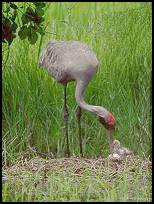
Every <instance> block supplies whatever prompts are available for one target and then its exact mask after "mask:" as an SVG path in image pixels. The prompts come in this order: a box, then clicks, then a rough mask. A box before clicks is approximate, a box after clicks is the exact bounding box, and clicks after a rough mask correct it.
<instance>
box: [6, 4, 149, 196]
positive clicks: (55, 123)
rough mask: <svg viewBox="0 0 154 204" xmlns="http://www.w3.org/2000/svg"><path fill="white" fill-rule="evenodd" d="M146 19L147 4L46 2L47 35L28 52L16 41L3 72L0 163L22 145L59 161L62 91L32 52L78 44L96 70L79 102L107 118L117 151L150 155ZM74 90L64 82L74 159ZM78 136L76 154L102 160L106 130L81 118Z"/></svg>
mask: <svg viewBox="0 0 154 204" xmlns="http://www.w3.org/2000/svg"><path fill="white" fill-rule="evenodd" d="M151 16H152V9H151V3H144V2H142V3H122V2H121V3H119V2H115V3H114V2H113V3H112V2H111V3H94V2H86V3H81V2H76V3H60V2H59V3H50V6H49V7H48V9H47V11H46V15H45V23H46V24H47V25H48V26H47V31H49V32H51V33H53V34H49V33H46V35H45V36H44V37H43V39H42V43H41V44H40V41H38V43H37V44H36V45H33V46H31V45H29V43H28V42H27V41H21V40H20V39H18V38H17V39H16V40H15V41H14V42H13V44H12V45H11V49H10V55H9V60H8V62H7V64H6V67H5V70H4V72H3V80H2V85H3V88H2V97H3V100H2V109H3V112H2V114H3V150H4V162H5V164H10V163H15V161H16V159H17V157H18V154H20V153H22V152H25V151H26V150H27V142H26V141H27V138H30V143H31V145H32V146H35V147H36V148H37V149H38V150H39V151H40V152H53V153H54V154H55V156H56V157H63V156H65V149H66V140H65V136H64V131H63V129H64V124H63V87H62V86H61V85H59V84H57V82H55V81H54V80H53V79H51V77H50V76H49V75H48V74H47V72H45V71H44V70H42V69H39V68H38V52H39V47H40V46H41V49H42V48H43V47H44V46H45V45H46V43H47V42H48V41H49V40H52V39H56V40H80V41H82V42H85V43H87V44H89V45H90V46H92V47H93V50H94V51H95V53H96V55H97V57H98V60H99V71H98V73H97V74H96V76H95V77H94V78H93V80H92V81H91V82H90V84H89V86H88V87H87V90H86V94H85V99H86V101H87V102H88V103H90V104H94V105H102V106H104V107H106V108H107V109H108V110H110V111H111V112H112V113H113V114H114V115H115V117H116V119H117V125H116V133H115V138H116V139H119V140H120V141H121V143H122V144H123V145H124V146H126V147H128V148H130V149H131V150H133V151H134V153H136V154H139V155H141V156H143V155H146V156H149V155H151V127H152V125H151V71H152V68H151V66H152V56H151V53H152V48H151V44H152V18H151ZM3 49H4V50H5V47H3ZM5 58H6V52H4V54H3V59H4V60H5ZM74 91H75V83H73V82H72V83H70V84H69V87H68V105H69V114H70V116H69V140H70V149H71V154H72V155H79V142H78V130H77V123H76V118H75V109H76V107H77V105H76V102H75V97H74ZM82 131H83V137H84V139H83V150H84V155H85V156H89V157H90V156H100V155H101V156H105V157H106V156H107V155H108V151H109V146H108V141H107V137H106V131H105V129H104V128H102V127H101V126H100V123H99V122H98V119H97V118H96V117H95V115H93V114H91V113H89V112H86V111H83V116H82ZM60 177H61V175H60ZM64 185H65V184H64ZM69 190H70V189H69ZM69 190H68V191H69ZM61 191H62V190H61ZM113 194H114V193H113ZM22 195H23V194H22ZM113 196H114V195H113ZM115 196H116V195H115ZM121 197H122V196H121ZM74 199H75V198H74Z"/></svg>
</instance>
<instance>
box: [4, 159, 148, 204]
mask: <svg viewBox="0 0 154 204" xmlns="http://www.w3.org/2000/svg"><path fill="white" fill-rule="evenodd" d="M99 159H100V158H99ZM99 159H95V160H93V161H92V160H89V162H90V163H91V165H87V164H88V163H87V159H86V160H85V161H84V159H83V160H80V162H79V160H75V161H73V158H71V159H67V160H66V159H61V160H60V162H59V165H58V164H57V162H56V161H54V162H53V161H52V160H43V159H39V158H34V159H32V160H30V161H28V162H27V163H26V162H24V161H23V163H19V164H18V165H15V167H12V169H11V170H10V169H9V175H10V176H9V177H8V182H6V183H5V184H4V188H3V201H4V202H9V201H16V202H18V201H23V202H24V201H27V202H29V201H30V202H32V201H33V202H35V201H39V202H47V201H49V202H50V201H86V202H88V201H112V202H113V201H114V202H115V201H117V202H118V201H119V202H128V201H130V202H132V201H137V202H145V201H146V202H148V201H151V182H150V180H151V172H150V171H149V170H148V168H147V169H144V168H143V166H144V167H145V162H143V161H141V160H138V158H134V159H133V160H132V162H130V161H129V162H128V160H126V161H125V162H123V163H122V164H118V163H112V162H110V161H109V160H106V161H105V163H104V162H103V160H101V162H99ZM97 162H98V163H99V165H97ZM76 163H77V165H76ZM101 163H102V164H101ZM54 164H55V165H54ZM54 169H55V170H54ZM56 169H57V170H56ZM58 169H59V170H58Z"/></svg>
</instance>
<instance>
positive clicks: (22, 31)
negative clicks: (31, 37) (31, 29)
mask: <svg viewBox="0 0 154 204" xmlns="http://www.w3.org/2000/svg"><path fill="white" fill-rule="evenodd" d="M18 35H19V37H20V39H21V40H24V39H25V38H26V37H27V35H28V28H27V27H26V26H22V27H21V28H20V30H19V32H18Z"/></svg>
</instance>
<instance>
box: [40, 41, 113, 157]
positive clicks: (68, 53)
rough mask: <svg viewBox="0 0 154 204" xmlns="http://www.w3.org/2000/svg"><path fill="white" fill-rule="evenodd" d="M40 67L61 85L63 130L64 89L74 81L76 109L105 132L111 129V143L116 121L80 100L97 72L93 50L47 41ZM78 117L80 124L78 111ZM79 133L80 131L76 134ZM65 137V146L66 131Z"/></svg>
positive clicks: (80, 45)
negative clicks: (94, 116)
mask: <svg viewBox="0 0 154 204" xmlns="http://www.w3.org/2000/svg"><path fill="white" fill-rule="evenodd" d="M39 65H40V66H41V67H44V68H46V69H47V70H48V72H49V74H50V75H51V76H52V77H53V78H54V79H55V80H56V81H58V82H59V83H61V84H63V85H64V120H65V124H66V126H67V120H68V110H67V105H66V85H67V83H68V82H69V81H76V90H75V98H76V102H77V104H78V106H79V107H80V108H83V109H85V110H87V111H90V112H93V113H95V114H97V115H98V117H99V121H100V122H101V124H102V125H104V127H105V128H107V129H110V130H111V129H112V130H111V131H110V134H109V137H110V141H113V138H112V132H113V128H114V125H115V119H114V117H113V116H112V114H111V113H110V112H109V111H108V110H107V109H105V108H104V107H101V106H94V105H90V104H87V103H86V102H85V101H84V98H83V95H84V91H85V89H86V87H87V85H88V83H89V81H90V80H91V79H92V77H93V76H94V75H95V74H96V72H97V70H98V60H97V57H96V55H95V53H94V52H93V51H92V49H91V48H90V47H89V46H88V45H86V44H84V43H81V42H79V41H50V42H49V43H48V44H47V46H46V48H45V49H44V50H43V51H42V53H41V56H40V59H39ZM77 117H78V121H79V123H80V117H81V111H80V110H79V112H78V114H77ZM79 127H80V124H79ZM79 129H81V128H79ZM79 132H81V131H80V130H79ZM66 135H67V143H68V131H66ZM79 135H80V136H79V137H80V149H82V148H81V134H80V133H79ZM110 146H111V142H110ZM68 152H69V145H68ZM68 154H69V153H68ZM81 155H82V150H81Z"/></svg>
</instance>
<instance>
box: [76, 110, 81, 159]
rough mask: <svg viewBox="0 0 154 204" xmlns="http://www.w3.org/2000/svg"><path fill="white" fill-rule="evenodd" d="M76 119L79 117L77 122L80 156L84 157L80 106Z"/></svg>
mask: <svg viewBox="0 0 154 204" xmlns="http://www.w3.org/2000/svg"><path fill="white" fill-rule="evenodd" d="M76 117H77V121H78V131H79V144H80V155H81V157H83V150H82V135H81V108H80V107H79V106H78V107H77V110H76Z"/></svg>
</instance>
